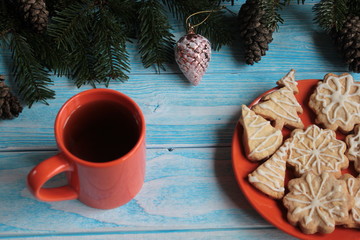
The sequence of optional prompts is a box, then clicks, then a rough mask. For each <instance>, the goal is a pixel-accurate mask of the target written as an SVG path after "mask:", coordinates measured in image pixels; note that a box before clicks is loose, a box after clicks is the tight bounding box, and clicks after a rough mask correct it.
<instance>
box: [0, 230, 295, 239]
mask: <svg viewBox="0 0 360 240" xmlns="http://www.w3.org/2000/svg"><path fill="white" fill-rule="evenodd" d="M30 236H31V235H30ZM264 236H266V237H267V239H271V240H278V239H279V240H280V239H281V240H287V239H289V240H290V239H295V238H293V237H290V236H288V235H286V234H284V233H282V232H279V231H278V230H276V229H266V228H265V229H231V228H230V229H198V230H193V229H184V230H164V231H123V232H104V233H102V232H100V233H91V234H89V233H72V234H39V235H37V237H36V239H49V238H51V239H53V240H63V239H78V240H118V239H122V240H159V239H167V240H184V239H189V240H202V239H210V240H212V239H213V240H217V239H226V240H231V239H264ZM4 238H11V239H29V236H27V235H17V236H12V235H8V236H4ZM0 239H2V237H1V236H0Z"/></svg>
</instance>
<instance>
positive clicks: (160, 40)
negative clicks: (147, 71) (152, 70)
mask: <svg viewBox="0 0 360 240" xmlns="http://www.w3.org/2000/svg"><path fill="white" fill-rule="evenodd" d="M138 20H139V27H140V29H139V52H140V55H141V59H142V62H143V65H144V67H145V68H148V67H150V66H152V65H155V66H156V70H157V72H160V69H162V70H165V67H164V63H171V62H173V61H174V44H175V40H174V35H173V34H172V33H171V32H170V30H171V27H170V25H169V23H168V20H167V17H166V15H165V13H164V9H163V8H162V5H161V4H160V3H159V2H158V1H156V0H149V1H146V2H143V3H142V4H141V7H140V9H139V12H138Z"/></svg>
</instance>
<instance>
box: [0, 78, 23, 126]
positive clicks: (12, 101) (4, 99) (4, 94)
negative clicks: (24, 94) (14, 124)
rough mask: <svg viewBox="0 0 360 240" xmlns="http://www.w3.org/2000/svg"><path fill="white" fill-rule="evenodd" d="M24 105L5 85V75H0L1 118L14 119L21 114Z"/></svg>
mask: <svg viewBox="0 0 360 240" xmlns="http://www.w3.org/2000/svg"><path fill="white" fill-rule="evenodd" d="M21 112H22V107H21V105H20V103H19V101H18V99H17V98H16V97H15V96H13V95H12V93H11V92H10V89H9V87H8V86H6V85H5V82H4V76H1V75H0V118H1V119H13V118H15V117H18V116H19V113H21Z"/></svg>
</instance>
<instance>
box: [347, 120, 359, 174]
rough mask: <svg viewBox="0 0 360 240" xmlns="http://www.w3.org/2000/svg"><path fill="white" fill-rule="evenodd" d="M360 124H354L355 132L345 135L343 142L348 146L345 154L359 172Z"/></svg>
mask: <svg viewBox="0 0 360 240" xmlns="http://www.w3.org/2000/svg"><path fill="white" fill-rule="evenodd" d="M359 130H360V125H356V126H355V130H354V131H355V133H354V134H350V135H348V136H346V139H345V142H346V145H347V146H348V149H347V151H346V156H347V157H348V158H349V160H350V161H354V167H355V170H356V171H357V172H360V131H359Z"/></svg>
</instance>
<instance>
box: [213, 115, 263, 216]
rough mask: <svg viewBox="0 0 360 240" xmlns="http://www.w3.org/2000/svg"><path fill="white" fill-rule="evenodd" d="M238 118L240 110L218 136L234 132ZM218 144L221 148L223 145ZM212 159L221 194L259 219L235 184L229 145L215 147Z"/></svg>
mask: <svg viewBox="0 0 360 240" xmlns="http://www.w3.org/2000/svg"><path fill="white" fill-rule="evenodd" d="M239 116H240V108H239V113H236V114H234V115H233V117H232V118H231V120H230V121H229V123H228V124H226V125H225V126H223V128H221V129H218V131H217V133H218V135H222V134H223V133H224V131H227V130H228V129H229V128H231V129H234V130H235V127H236V123H237V121H238V119H239ZM219 144H220V145H221V146H223V144H221V143H219ZM214 159H215V161H214V171H215V175H216V178H217V181H218V183H219V185H220V187H221V188H222V190H223V192H224V193H225V194H226V195H227V197H228V198H229V199H230V200H231V201H232V202H233V203H234V205H235V206H237V207H238V208H240V209H241V210H242V211H244V212H245V213H246V215H248V216H249V215H250V216H256V215H257V216H258V217H259V218H261V217H260V216H259V215H258V214H257V213H256V211H255V210H254V209H253V208H252V207H251V205H250V203H249V202H248V201H247V199H246V198H245V196H244V194H243V193H242V192H241V190H240V187H239V185H238V183H237V180H236V178H235V174H234V171H233V166H232V157H231V144H230V146H224V147H217V148H216V149H215V156H214ZM255 214H256V215H255Z"/></svg>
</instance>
